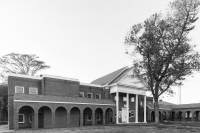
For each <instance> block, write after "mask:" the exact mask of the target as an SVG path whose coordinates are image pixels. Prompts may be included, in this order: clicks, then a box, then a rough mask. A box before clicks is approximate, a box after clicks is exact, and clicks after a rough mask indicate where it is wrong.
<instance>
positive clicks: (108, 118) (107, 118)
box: [104, 107, 114, 124]
mask: <svg viewBox="0 0 200 133" xmlns="http://www.w3.org/2000/svg"><path fill="white" fill-rule="evenodd" d="M110 110H111V112H110ZM104 119H105V121H106V124H109V123H113V122H114V110H113V109H112V108H109V107H107V108H106V110H105V118H104Z"/></svg>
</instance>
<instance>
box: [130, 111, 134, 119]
mask: <svg viewBox="0 0 200 133" xmlns="http://www.w3.org/2000/svg"><path fill="white" fill-rule="evenodd" d="M134 116H135V111H134V110H130V111H129V118H131V117H134Z"/></svg>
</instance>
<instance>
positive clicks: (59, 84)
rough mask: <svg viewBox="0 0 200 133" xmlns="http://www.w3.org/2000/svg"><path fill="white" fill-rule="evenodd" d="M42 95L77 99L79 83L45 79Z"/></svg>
mask: <svg viewBox="0 0 200 133" xmlns="http://www.w3.org/2000/svg"><path fill="white" fill-rule="evenodd" d="M44 95H54V96H68V97H78V96H79V82H76V81H68V80H61V79H53V78H47V77H45V78H44Z"/></svg>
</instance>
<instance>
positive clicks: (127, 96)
mask: <svg viewBox="0 0 200 133" xmlns="http://www.w3.org/2000/svg"><path fill="white" fill-rule="evenodd" d="M126 98H127V99H126V123H129V94H128V93H127V94H126Z"/></svg>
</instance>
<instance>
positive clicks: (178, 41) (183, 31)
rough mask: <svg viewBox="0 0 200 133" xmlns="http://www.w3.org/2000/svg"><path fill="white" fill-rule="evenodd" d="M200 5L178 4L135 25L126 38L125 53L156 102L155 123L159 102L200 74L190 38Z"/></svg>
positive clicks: (193, 0)
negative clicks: (187, 78) (128, 55)
mask: <svg viewBox="0 0 200 133" xmlns="http://www.w3.org/2000/svg"><path fill="white" fill-rule="evenodd" d="M199 4H200V2H199V1H198V0H175V1H173V2H171V3H170V4H169V8H168V11H167V13H166V14H165V15H164V14H161V13H155V14H153V15H152V16H150V17H149V18H147V19H146V20H145V21H144V22H143V23H139V24H135V25H133V26H132V27H131V29H130V31H129V32H128V34H127V35H126V37H125V45H126V46H127V51H126V53H127V54H130V55H131V56H133V57H134V61H133V66H134V69H135V70H134V72H136V73H137V75H138V76H140V77H142V78H143V79H145V80H146V83H147V86H148V88H149V90H151V92H152V95H153V98H154V100H155V103H154V105H155V110H156V111H155V112H156V114H155V116H156V118H155V122H156V123H158V122H159V119H158V118H159V114H158V109H159V105H158V98H159V97H160V96H161V95H162V94H163V93H164V92H166V91H168V92H173V90H172V88H171V87H172V86H177V85H182V81H183V80H184V79H185V78H186V76H189V75H192V74H193V72H194V71H199V70H200V54H199V52H197V51H195V50H194V48H195V45H193V44H191V39H190V38H189V37H188V34H189V33H190V31H192V30H193V29H194V23H195V22H196V21H197V20H198V17H197V15H198V11H199ZM130 49H131V50H130Z"/></svg>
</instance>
